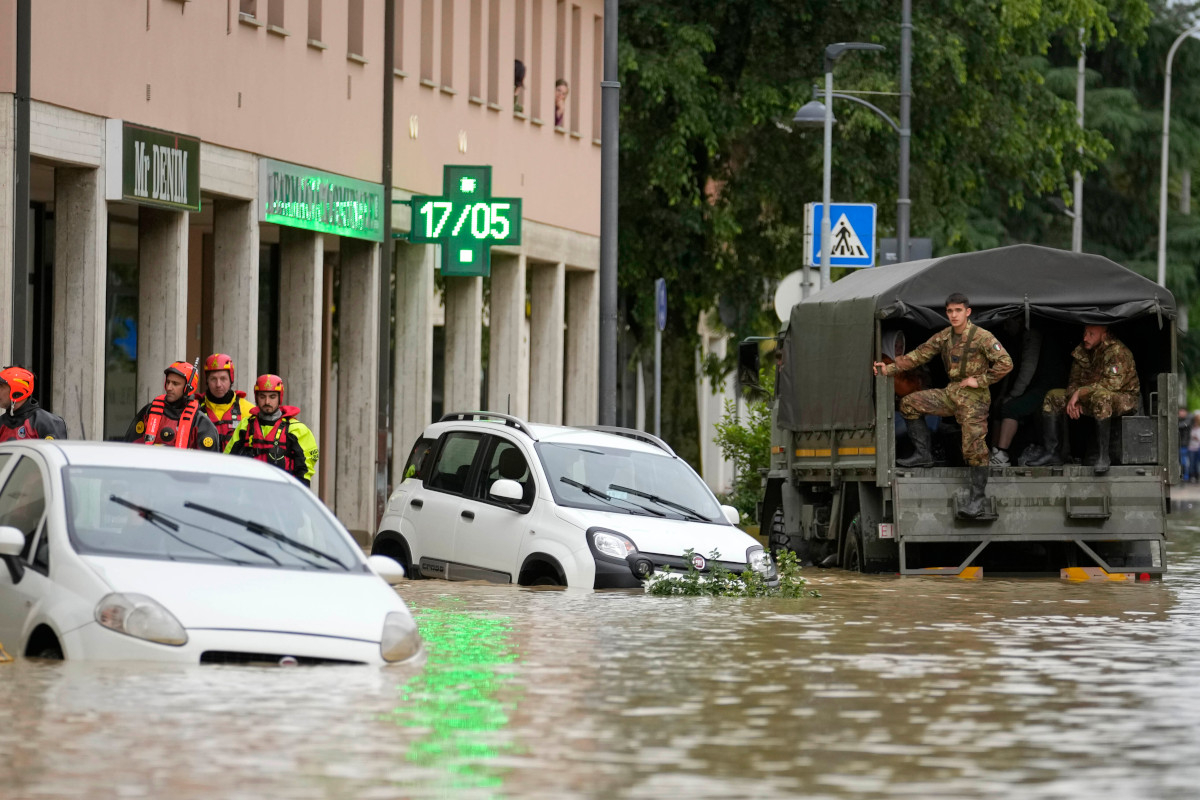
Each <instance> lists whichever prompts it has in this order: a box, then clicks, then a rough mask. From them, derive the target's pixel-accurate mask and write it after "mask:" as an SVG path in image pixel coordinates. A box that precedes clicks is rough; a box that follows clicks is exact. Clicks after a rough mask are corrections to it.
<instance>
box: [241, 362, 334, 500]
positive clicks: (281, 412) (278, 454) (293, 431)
mask: <svg viewBox="0 0 1200 800" xmlns="http://www.w3.org/2000/svg"><path fill="white" fill-rule="evenodd" d="M254 401H255V402H256V403H257V405H256V406H255V407H254V408H252V409H250V414H249V415H248V416H247V417H246V418H245V419H243V420H242V422H241V424H239V425H238V428H237V430H236V431H234V432H233V437H232V438H231V439H230V440H229V444H228V445H226V446H225V452H226V453H232V454H233V455H235V456H250V457H251V458H257V459H258V460H259V461H265V462H266V463H268V464H274V465H275V466H277V467H279V468H280V469H282V470H284V471H285V472H288V473H290V474H292V475H293V476H295V478H296V479H297V480H298V481H300V482H301V483H303V484H304V485H305V486H308V485H309V483H310V481H312V476H313V473H314V472H315V471H316V469H317V459H318V458H319V457H320V455H319V453H318V452H317V440H316V439H315V438H314V437H313V435H312V431H310V430H309V429H308V426H307V425H305V424H304V423H303V422H301V421H300V420H298V419H296V417H297V416H298V415H299V414H300V409H298V408H296V407H295V406H285V405H282V403H283V378H281V377H279V376H278V375H259V376H258V380H257V381H255V382H254Z"/></svg>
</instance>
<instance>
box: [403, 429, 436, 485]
mask: <svg viewBox="0 0 1200 800" xmlns="http://www.w3.org/2000/svg"><path fill="white" fill-rule="evenodd" d="M435 444H437V439H427V438H425V437H424V436H422V437H421V438H420V439H417V442H416V444H414V445H413V447H412V452H410V453H409V454H408V463H406V464H405V465H404V472H402V473H401V474H402V475H403V476H404V479H405V480H407V479H409V478H416V479H417V480H419V481H420V480H424V479H425V476H426V474H427V473H428V472H429V465H428V464H427V463H425V461H426V457H427V456H428V455H429V451H430V450H432V449H433V446H434V445H435Z"/></svg>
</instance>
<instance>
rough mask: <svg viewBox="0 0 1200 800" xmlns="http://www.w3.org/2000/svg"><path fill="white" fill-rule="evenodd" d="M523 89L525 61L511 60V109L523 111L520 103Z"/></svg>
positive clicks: (523, 107) (523, 108)
mask: <svg viewBox="0 0 1200 800" xmlns="http://www.w3.org/2000/svg"><path fill="white" fill-rule="evenodd" d="M524 90H525V62H524V61H522V60H521V59H519V58H518V59H515V60H514V61H513V111H518V112H520V111H524V110H525V106H523V105H521V92H522V91H524Z"/></svg>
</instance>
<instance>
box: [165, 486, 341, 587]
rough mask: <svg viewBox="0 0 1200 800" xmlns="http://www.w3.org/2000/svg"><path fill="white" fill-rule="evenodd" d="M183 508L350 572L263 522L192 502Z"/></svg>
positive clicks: (306, 560)
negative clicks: (232, 525)
mask: <svg viewBox="0 0 1200 800" xmlns="http://www.w3.org/2000/svg"><path fill="white" fill-rule="evenodd" d="M183 507H184V508H191V509H194V510H196V511H199V512H201V513H203V514H209V515H211V516H214V517H216V518H218V519H223V520H225V521H226V522H232V523H234V524H235V525H241V526H242V527H243V528H245V529H246V530H248V531H250V532H251V533H257V534H258V535H259V536H262V537H263V538H264V539H272V540H274V541H276V542H279V543H280V544H286V545H289V546H291V547H294V548H296V549H297V550H300V551H302V552H305V553H308V554H310V555H314V556H317V557H318V558H323V559H325V560H326V561H331V562H333V563H334V564H337V565H338V566H339V567H341V568H342V569H344V570H346V571H347V572H349V571H350V568H349V567H347V566H346V565H345V564H344V563H342V561H341V560H340V559H338V558H337V557H335V556H331V555H329V554H328V553H326V552H324V551H322V550H318V549H317V548H315V547H309V546H308V545H306V544H305V543H304V542H298V541H296V540H295V539H293V538H292V537H290V536H287V535H285V534H282V533H280V532H279V531H277V530H275V529H274V528H270V527H267V526H266V525H263V524H262V523H261V522H255V521H254V520H252V519H242V518H241V517H235V516H234V515H233V514H226V513H225V512H224V511H221V510H220V509H219V508H209V507H208V506H202V505H200V504H199V503H193V502H191V501H190V500H189V501H187V502H185V503H184V504H183ZM300 560H301V561H303V562H305V563H306V564H311V565H312V566H314V567H317V568H318V569H328V567H323V566H321V565H320V564H317V563H316V562H313V561H309V560H308V559H307V558H302V559H300Z"/></svg>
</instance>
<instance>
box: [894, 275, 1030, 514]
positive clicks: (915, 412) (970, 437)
mask: <svg viewBox="0 0 1200 800" xmlns="http://www.w3.org/2000/svg"><path fill="white" fill-rule="evenodd" d="M946 317H947V318H948V319H949V320H950V327H948V328H944V329H943V330H941V331H938V332H937V333H935V334H934V335H933V336H931V337H929V339H928V340H927V341H926V342H925V343H924V344H922V345H921V346H920V347H918V348H917V349H915V350H913V351H912V352H910V353H908V354H907V355H902V356H899V357H897V358H896V361H895V363H892V364H885V363H884V362H882V361H876V362H874V364H873V365H872V369H873V370H874V372H875V374H876V375H895V374H896V373H897V372H907V371H908V370H911V369H915V368H916V367H919V366H921V365H922V364H924V363H926V362H928V361H929V360H930V359H932V358H933V357H934V356H935V355H939V354H940V355H941V357H942V363H943V365H944V366H945V367H946V374H947V375H948V376H949V378H950V382H949V383H948V384H947V385H946V388H944V389H925V390H923V391H920V392H913V393H912V394H910V395H907V396H905V397H904V399H902V400H901V401H900V414H901V416H903V417H904V419H905V420H906V421H907V423H908V435H909V438H910V439H912V443H913V454H912V455H911V456H909V457H908V458H898V459H896V464H897V466H901V467H929V466H933V456H932V454H931V447H930V435H929V427H928V426H927V425H926V424H925V415H926V414H932V415H934V416H938V417H954V418H955V419H956V420H957V421H958V424H959V427H960V428H961V429H962V454H963V461H964V462H966V464H967V467H968V469H969V473H970V487H971V489H970V496H969V498H968V500H967V502H966V504H965V505H964V506H963V507H962V509H961V511H960V513H961V514H962V515H963V516H967V517H978V516H979V515H980V514H982V513H983V509H984V499H985V496H986V495H985V492H986V489H987V481H988V459H989V457H990V454H989V452H988V446H987V417H988V409H989V407H990V406H991V393H990V392H989V391H988V388H987V387H989V386H991V385H992V384H993V383H995V382H996V381H998V380H1000V379H1001V378H1003V377H1004V376H1005V375H1007V374H1008V373H1009V372H1010V371H1011V370H1012V368H1013V362H1012V358H1011V357H1010V356H1009V355H1008V352H1007V351H1006V350H1005V349H1004V346H1003V345H1001V344H1000V342H999V341H998V340H997V339H996V337H995V336H993V335H992V334H990V333H989V332H987V331H985V330H984V329H982V328H980V327H978V326H976V325H975V324H974V323H972V322H971V303H970V301H969V300H968V299H967V297H966V295H963V294H960V293H958V292H955V293H953V294H951V295H950V296H949V297H947V298H946Z"/></svg>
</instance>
